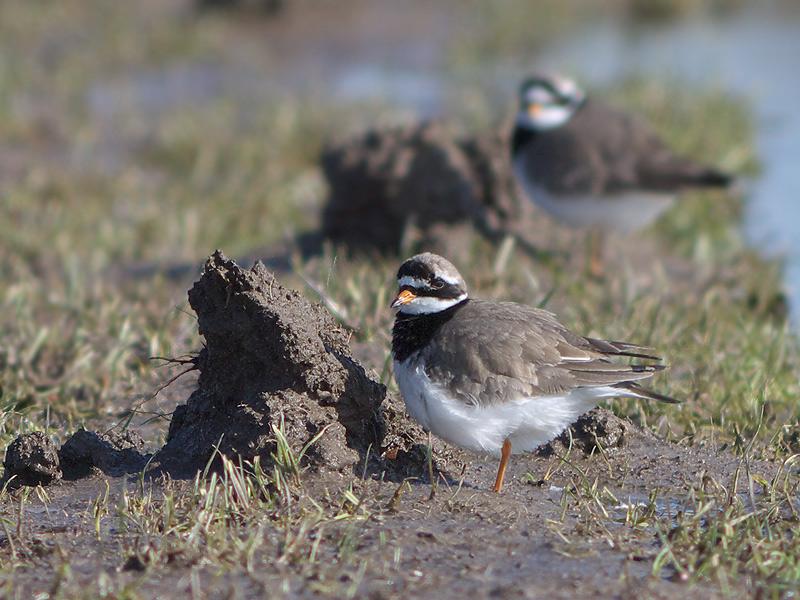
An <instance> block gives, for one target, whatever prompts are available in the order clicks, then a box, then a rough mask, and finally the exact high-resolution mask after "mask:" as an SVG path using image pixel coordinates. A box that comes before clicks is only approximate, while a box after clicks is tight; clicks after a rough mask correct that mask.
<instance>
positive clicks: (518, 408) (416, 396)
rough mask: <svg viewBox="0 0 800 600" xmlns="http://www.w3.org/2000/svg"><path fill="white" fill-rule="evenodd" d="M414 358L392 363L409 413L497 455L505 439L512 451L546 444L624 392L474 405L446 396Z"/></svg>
mask: <svg viewBox="0 0 800 600" xmlns="http://www.w3.org/2000/svg"><path fill="white" fill-rule="evenodd" d="M413 362H414V361H413V360H411V359H410V360H407V361H406V362H405V364H400V363H398V362H397V361H394V377H395V380H396V381H397V385H398V386H399V387H400V393H401V394H402V396H403V400H404V401H405V404H406V408H407V409H408V412H409V414H410V415H411V417H412V418H413V419H414V420H415V421H417V422H418V423H419V424H420V425H422V426H423V427H424V428H425V429H427V430H429V431H431V432H432V433H433V434H434V435H436V436H437V437H440V438H442V439H443V440H445V441H447V442H450V443H451V444H454V445H456V446H460V447H462V448H467V449H470V450H475V451H479V452H488V453H490V454H493V455H496V456H499V455H500V450H501V448H502V446H503V442H504V441H505V440H506V439H508V440H509V441H510V442H511V448H512V451H513V452H514V453H519V452H530V451H531V450H534V449H536V448H538V447H539V446H541V445H542V444H544V443H546V442H549V441H550V440H552V439H553V438H555V437H556V436H558V435H559V434H560V433H561V432H562V431H564V430H565V429H566V428H567V427H569V426H570V425H571V424H572V423H574V422H575V420H576V419H577V418H578V417H579V416H581V415H582V414H584V413H585V412H587V411H589V410H591V409H592V408H594V407H595V406H597V404H598V402H600V401H601V400H602V399H603V398H609V397H614V396H619V395H622V394H624V391H622V390H619V389H616V388H609V387H603V388H580V389H577V390H574V391H572V392H570V393H568V394H567V395H564V396H538V397H532V398H519V399H518V400H516V401H514V402H509V403H505V404H499V405H494V406H486V407H477V406H472V405H468V404H465V403H463V402H460V401H459V400H454V399H452V398H450V397H449V396H448V395H447V394H446V393H445V391H444V390H443V389H441V388H439V387H437V386H436V385H434V384H433V383H432V382H431V380H430V379H429V378H428V376H427V375H426V374H425V372H424V370H423V369H422V367H421V366H419V365H413Z"/></svg>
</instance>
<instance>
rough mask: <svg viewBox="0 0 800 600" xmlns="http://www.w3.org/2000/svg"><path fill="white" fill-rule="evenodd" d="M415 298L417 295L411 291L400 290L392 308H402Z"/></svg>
mask: <svg viewBox="0 0 800 600" xmlns="http://www.w3.org/2000/svg"><path fill="white" fill-rule="evenodd" d="M416 297H417V295H416V294H415V293H414V292H412V291H411V290H400V292H399V293H398V294H397V296H396V297H395V299H394V301H393V302H392V308H397V307H398V306H403V304H408V303H409V302H411V301H412V300H413V299H414V298H416Z"/></svg>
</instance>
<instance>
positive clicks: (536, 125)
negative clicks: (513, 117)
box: [517, 106, 574, 131]
mask: <svg viewBox="0 0 800 600" xmlns="http://www.w3.org/2000/svg"><path fill="white" fill-rule="evenodd" d="M573 112H574V108H573V107H572V106H542V107H541V109H539V112H538V114H537V115H536V117H532V116H531V115H529V114H528V113H527V112H525V111H520V112H519V113H517V125H519V126H521V127H525V128H527V129H533V130H534V131H547V130H548V129H555V128H556V127H561V126H562V125H564V124H565V123H566V122H567V121H569V120H570V119H571V118H572V114H573Z"/></svg>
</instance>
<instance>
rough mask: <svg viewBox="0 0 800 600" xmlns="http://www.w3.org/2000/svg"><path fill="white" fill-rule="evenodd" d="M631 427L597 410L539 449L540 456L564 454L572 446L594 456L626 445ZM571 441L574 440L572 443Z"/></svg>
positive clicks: (610, 414)
mask: <svg viewBox="0 0 800 600" xmlns="http://www.w3.org/2000/svg"><path fill="white" fill-rule="evenodd" d="M629 427H630V425H629V424H628V423H626V422H625V421H623V420H622V419H620V418H619V417H617V416H616V415H614V413H612V412H610V411H608V410H606V409H604V408H596V409H594V410H592V411H589V412H588V413H586V414H585V415H582V416H581V417H580V418H578V420H577V421H575V423H573V424H572V425H571V426H570V427H569V429H567V430H566V431H565V432H564V433H562V434H561V435H560V436H558V437H557V438H556V439H554V440H553V441H552V442H549V443H547V444H545V445H543V446H541V447H540V448H539V450H538V451H537V454H539V455H540V456H552V455H553V454H554V453H559V454H563V453H564V452H565V451H566V450H567V449H568V448H569V447H570V443H571V444H572V449H573V450H579V451H581V452H583V453H584V454H587V455H588V454H592V453H593V452H594V451H596V450H598V449H602V450H604V451H605V450H612V449H615V448H621V447H622V446H624V445H625V441H626V436H627V434H628V429H629ZM570 439H571V440H572V441H571V442H570Z"/></svg>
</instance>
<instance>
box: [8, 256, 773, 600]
mask: <svg viewBox="0 0 800 600" xmlns="http://www.w3.org/2000/svg"><path fill="white" fill-rule="evenodd" d="M189 296H190V303H191V305H192V307H193V308H194V309H195V311H196V312H197V314H198V319H199V331H200V333H201V334H202V335H203V336H204V344H203V350H202V351H201V352H200V354H199V355H197V356H196V357H195V358H193V359H189V365H190V366H191V367H196V368H197V370H198V371H199V372H200V374H199V377H198V378H196V379H190V380H189V383H188V384H187V383H186V382H185V381H184V382H183V385H176V388H174V390H173V392H172V393H174V394H176V396H177V399H178V401H179V402H181V404H180V405H179V406H178V407H177V409H176V411H175V412H174V414H173V418H172V422H171V425H170V428H169V432H168V435H167V441H166V444H165V445H164V447H163V448H161V449H160V450H158V449H156V448H147V447H146V446H145V444H144V442H143V441H142V439H141V438H140V437H139V436H138V434H137V433H136V432H135V431H131V430H126V431H124V432H119V431H111V432H102V433H99V434H97V433H94V432H89V431H85V430H80V431H78V432H77V433H76V434H75V435H73V436H72V437H70V438H69V439H68V440H67V441H66V442H65V443H64V444H63V445H62V447H61V449H60V450H58V451H57V452H56V449H55V447H54V446H53V444H52V442H51V441H50V439H49V438H47V437H46V436H43V435H40V434H28V435H27V436H24V437H23V438H20V440H17V441H15V442H14V443H13V444H12V445H11V447H10V448H9V450H8V453H7V455H6V456H7V458H6V465H5V466H6V478H8V477H9V476H10V475H11V474H17V478H16V479H11V480H8V481H7V483H8V493H9V497H10V498H14V499H15V500H16V501H12V502H6V503H4V504H3V506H2V508H0V511H1V512H0V516H1V517H2V519H3V522H4V532H3V533H0V551H2V553H3V554H4V555H5V557H6V558H7V559H11V560H16V561H19V566H18V568H17V569H16V571H15V580H16V582H15V594H17V596H18V597H33V596H34V595H35V594H41V593H43V592H45V591H47V590H50V593H55V595H58V594H59V593H62V594H66V595H67V596H69V595H71V594H72V593H73V592H74V591H75V590H79V589H81V587H82V586H84V585H89V584H92V583H94V582H95V581H96V577H97V573H98V572H104V573H113V574H114V575H113V576H114V586H116V587H115V588H114V589H116V590H123V591H124V590H125V589H126V586H128V585H129V586H131V590H134V589H135V596H136V597H151V596H152V597H157V596H161V597H163V594H164V586H165V585H169V586H170V590H177V592H178V593H180V594H184V593H186V594H188V593H191V594H192V595H195V596H200V597H244V596H248V595H253V594H268V595H272V594H276V593H278V592H279V593H280V594H282V595H289V596H309V595H314V594H321V595H324V596H331V597H341V596H342V595H347V596H350V597H370V598H394V597H403V596H408V595H412V596H425V597H451V598H452V597H460V596H462V595H464V594H474V595H477V597H498V598H516V597H520V598H528V597H532V598H533V597H557V598H575V597H591V596H594V597H609V596H615V597H629V596H634V595H639V594H641V593H642V592H643V590H646V593H647V594H648V595H649V596H652V597H673V596H674V595H675V594H678V593H680V594H682V595H687V596H689V597H698V598H701V597H702V598H707V597H712V596H714V595H716V594H718V593H719V590H718V589H717V588H715V587H711V586H706V585H702V584H701V585H699V586H698V585H695V586H693V587H691V588H688V589H687V588H686V585H685V583H684V582H683V580H682V574H681V573H679V572H677V571H675V570H674V569H672V568H669V567H667V568H658V569H657V570H656V572H655V573H654V572H653V567H652V565H653V561H654V559H655V558H656V556H658V555H659V553H660V552H661V549H662V547H663V539H661V538H660V537H659V536H668V535H670V528H671V525H670V523H671V520H672V519H677V518H678V517H679V516H680V515H681V514H682V513H685V512H686V511H692V510H694V508H693V505H691V504H689V500H688V499H689V497H691V496H692V494H693V493H694V494H713V493H714V492H718V491H719V490H733V491H731V492H730V493H731V494H733V495H734V496H736V497H738V495H739V494H740V493H744V491H745V490H744V489H741V490H740V489H737V485H740V484H739V483H738V480H739V479H740V478H742V477H743V473H744V469H745V467H746V468H747V469H748V470H749V471H748V474H749V475H750V476H751V477H756V479H757V478H758V477H759V476H760V477H762V478H763V479H764V480H769V479H771V478H773V477H774V475H775V473H776V471H777V467H776V466H775V465H772V464H769V463H757V462H756V463H753V462H748V463H745V462H743V461H742V460H741V459H739V458H737V457H735V456H734V455H733V454H731V453H730V452H727V451H723V450H718V449H715V448H711V447H698V448H687V447H682V446H679V445H675V444H668V443H666V442H664V441H661V440H659V439H658V438H657V437H655V436H654V435H653V434H652V433H649V432H647V431H646V430H643V429H641V428H640V427H638V426H637V425H635V424H633V423H631V422H629V421H623V420H620V419H619V418H617V417H616V416H614V415H613V414H611V413H609V412H608V411H607V410H604V409H598V410H596V411H593V412H592V413H590V414H589V415H587V416H586V417H583V418H582V419H581V420H579V422H578V423H577V424H576V425H575V426H574V427H573V429H572V430H571V431H570V432H568V433H567V434H565V435H563V436H562V437H561V438H559V439H558V440H556V441H554V442H552V443H551V444H548V445H547V446H545V447H543V448H541V449H540V450H539V451H538V452H537V453H536V454H530V455H524V456H515V457H514V458H513V459H512V462H511V466H510V469H509V479H508V484H507V486H506V487H505V489H504V490H503V492H502V493H500V494H495V493H492V492H491V491H490V486H491V483H492V481H493V478H494V474H495V470H496V462H495V461H494V460H492V459H489V458H485V457H479V456H475V455H472V454H470V453H467V452H464V451H461V450H458V449H454V448H452V447H448V446H446V445H444V444H443V443H440V442H438V441H435V442H434V445H433V455H432V459H431V460H430V461H429V460H428V454H427V446H426V445H424V443H425V442H426V441H427V440H426V436H425V434H424V432H423V431H422V430H421V429H420V428H419V427H417V426H416V425H415V424H413V423H412V422H411V421H410V420H409V419H408V418H407V417H406V415H405V413H404V410H403V406H402V402H401V401H400V400H399V399H398V398H397V397H396V396H394V395H392V394H387V390H386V388H385V387H384V386H382V385H380V384H379V383H378V382H376V381H375V380H374V377H375V376H374V372H375V369H376V368H378V367H379V365H377V364H371V365H370V364H368V365H367V370H364V368H362V366H361V365H360V364H359V363H358V362H357V361H356V360H355V359H353V358H351V357H350V351H349V349H348V345H347V334H346V332H345V330H344V329H343V328H342V327H341V326H340V325H339V324H338V323H336V321H335V320H334V319H332V318H331V317H330V315H329V314H328V313H327V311H326V310H325V309H324V308H323V307H322V306H321V305H318V304H312V303H310V302H308V301H307V300H305V299H304V298H303V297H302V296H300V295H299V294H297V293H296V292H293V291H292V290H289V289H286V288H284V287H283V286H282V285H281V284H280V282H279V281H278V280H277V279H276V278H275V277H274V275H273V274H272V273H271V272H269V271H268V270H267V269H266V268H264V267H263V266H261V265H260V264H257V265H256V266H254V267H253V268H252V269H250V270H246V269H242V268H240V267H239V266H238V265H236V264H235V263H234V262H233V261H230V260H229V259H227V258H226V257H225V256H224V255H222V254H221V253H219V252H218V253H215V254H214V255H213V256H212V257H211V258H209V260H208V262H207V263H206V266H205V268H204V271H203V274H202V276H201V278H200V279H199V280H198V282H197V283H196V284H195V285H194V286H193V288H192V290H191V291H190V294H189ZM360 354H362V355H369V353H367V352H364V349H363V348H362V349H361V353H360ZM373 355H374V356H379V353H373ZM191 376H192V375H191V374H190V377H191ZM194 382H196V389H194V391H193V392H192V393H191V395H190V396H188V398H187V396H186V394H187V392H189V391H191V390H192V389H193V388H194V387H195V384H194ZM183 402H185V404H183ZM276 429H280V430H281V431H282V432H283V433H284V434H285V439H286V444H287V445H288V446H289V447H290V448H291V450H292V451H293V452H294V454H295V456H298V457H299V472H298V473H296V474H293V471H292V470H291V469H287V467H286V466H285V465H282V464H281V462H280V460H279V459H278V458H276V457H277V456H279V455H280V452H281V450H280V442H279V440H278V439H277V438H276V435H277V434H276V433H275V431H276ZM217 452H219V453H221V454H225V455H227V456H229V457H231V458H233V459H234V461H236V460H241V459H242V458H243V459H245V460H247V461H250V462H252V461H253V460H255V459H258V460H261V461H263V464H264V465H267V466H268V468H267V469H266V472H267V473H269V472H270V469H275V473H276V475H274V476H273V478H272V479H271V480H270V481H271V483H270V484H269V486H268V490H266V491H265V492H264V493H265V494H267V495H271V494H273V493H274V494H275V496H274V498H275V500H274V502H275V503H277V504H276V505H275V506H273V508H272V509H271V511H270V512H267V513H266V514H265V513H262V512H259V511H257V510H250V511H241V512H240V513H237V514H239V517H238V518H240V519H242V520H243V523H244V524H245V525H246V527H249V526H250V523H249V522H250V521H251V520H252V521H254V522H257V523H259V526H258V528H257V533H256V534H255V535H256V539H257V544H255V545H254V546H253V547H252V549H251V550H250V551H249V552H248V553H247V556H248V558H247V561H246V564H238V563H237V561H235V560H233V562H232V563H230V564H226V567H225V568H224V569H221V568H220V564H219V563H217V562H215V561H214V560H210V559H209V557H208V556H207V553H209V552H211V550H210V546H211V540H206V542H205V544H206V545H207V546H208V547H205V549H204V545H203V544H201V545H200V546H191V545H188V546H185V545H182V544H181V543H176V541H175V540H174V539H172V538H171V534H172V533H174V531H173V529H175V530H177V529H179V527H178V526H177V525H176V526H175V527H174V528H172V529H171V528H170V527H168V526H167V525H164V526H162V527H160V526H155V527H153V524H152V522H151V523H150V525H149V526H148V525H147V517H146V515H147V514H148V511H150V513H151V518H152V516H153V514H155V518H156V519H157V520H158V519H161V512H162V511H166V512H167V513H170V510H169V509H167V508H166V507H168V506H173V504H174V503H175V500H174V498H176V497H181V496H185V497H190V496H192V494H197V488H198V485H199V483H198V481H193V480H192V477H193V476H194V474H195V473H196V472H197V471H199V470H203V469H204V467H205V468H206V469H211V472H217V473H223V471H224V469H222V470H221V467H220V458H219V454H217ZM59 460H60V466H59ZM26 461H27V463H26ZM206 465H208V466H207V467H206ZM62 471H63V477H62ZM278 471H280V472H281V473H282V475H280V476H279V475H277V473H278ZM295 475H296V476H295ZM431 475H433V481H431ZM287 482H288V483H287ZM17 483H23V484H25V485H27V486H31V485H37V484H41V485H45V486H46V487H44V488H43V487H36V488H31V487H18V486H16V485H15V484H17ZM225 485H226V486H233V489H236V487H235V485H233V484H232V483H230V482H228V483H226V484H225ZM282 486H285V488H283V491H282V492H281V489H282ZM212 487H213V486H212ZM31 490H34V491H31ZM269 490H271V491H269ZM208 493H210V492H204V493H203V494H200V496H199V497H200V498H202V497H203V496H204V495H206V497H207V494H208ZM237 493H238V492H237ZM726 493H727V492H726ZM753 493H756V494H757V493H758V491H755V492H753ZM342 498H344V500H343V499H342ZM136 502H140V503H143V504H141V505H140V508H139V510H140V511H141V513H142V514H141V517H140V518H141V520H139V519H137V518H136V516H135V515H136V513H135V512H134V511H133V510H132V509H131V506H132V505H135V504H136ZM173 509H174V507H173ZM208 510H209V509H208V507H206V508H205V509H204V508H203V507H202V503H201V505H199V506H192V505H191V504H190V505H189V507H188V509H187V512H186V514H185V518H186V519H187V520H186V521H185V523H186V526H199V525H197V523H202V521H203V513H204V511H206V512H207V511H208ZM195 511H196V512H195ZM315 511H316V512H315ZM305 513H308V514H312V513H315V514H316V515H317V516H316V517H314V520H313V521H314V522H313V525H312V526H310V527H309V526H308V523H307V522H306V521H303V520H300V521H297V522H295V521H292V520H291V517H292V515H295V516H296V515H302V514H305ZM265 518H266V520H265ZM287 518H289V521H288V522H285V523H283V526H278V525H277V523H276V520H277V521H280V520H282V519H283V520H285V519H287ZM195 521H196V523H195ZM655 521H659V522H660V523H661V524H662V527H663V530H661V531H659V530H658V528H654V527H653V523H654V522H655ZM192 523H195V525H192ZM304 523H305V524H304ZM665 523H666V525H664V524H665ZM270 524H272V525H270ZM245 530H246V529H245ZM251 533H252V532H251ZM243 535H244V534H243ZM292 535H294V536H296V537H295V538H294V539H293V540H292V541H291V542H290V541H288V540H289V539H290V538H291V536H292ZM234 539H236V536H235V535H234ZM218 558H219V557H218ZM253 565H257V566H258V568H257V569H255V571H254V570H253ZM173 584H174V585H175V586H177V587H172V586H173Z"/></svg>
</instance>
